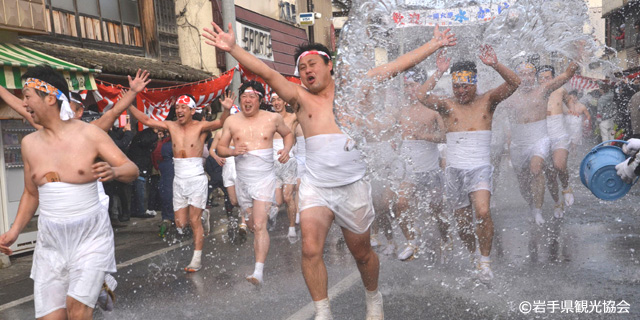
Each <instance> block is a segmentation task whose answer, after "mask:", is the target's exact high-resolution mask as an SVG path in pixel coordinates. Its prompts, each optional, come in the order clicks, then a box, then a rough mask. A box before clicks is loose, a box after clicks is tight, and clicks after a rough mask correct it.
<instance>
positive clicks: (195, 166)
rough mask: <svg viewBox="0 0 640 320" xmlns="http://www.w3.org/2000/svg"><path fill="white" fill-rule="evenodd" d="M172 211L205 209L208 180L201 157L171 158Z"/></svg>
mask: <svg viewBox="0 0 640 320" xmlns="http://www.w3.org/2000/svg"><path fill="white" fill-rule="evenodd" d="M173 166H174V170H175V177H174V178H173V210H174V211H178V210H179V209H182V208H186V207H188V206H190V205H191V206H194V207H196V208H200V209H205V207H206V205H207V194H208V183H209V180H208V179H207V176H206V175H205V174H204V166H203V165H202V158H201V157H193V158H173Z"/></svg>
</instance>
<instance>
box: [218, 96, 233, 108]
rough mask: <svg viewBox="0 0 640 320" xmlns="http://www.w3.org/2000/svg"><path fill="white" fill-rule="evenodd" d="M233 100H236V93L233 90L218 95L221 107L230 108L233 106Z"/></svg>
mask: <svg viewBox="0 0 640 320" xmlns="http://www.w3.org/2000/svg"><path fill="white" fill-rule="evenodd" d="M234 101H236V93H235V92H230V93H229V94H227V93H226V92H225V93H223V94H222V96H221V97H220V105H222V107H223V108H224V109H225V110H231V107H233V102H234Z"/></svg>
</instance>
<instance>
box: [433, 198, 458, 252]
mask: <svg viewBox="0 0 640 320" xmlns="http://www.w3.org/2000/svg"><path fill="white" fill-rule="evenodd" d="M429 209H430V211H431V213H432V214H433V218H434V219H435V220H436V224H437V225H438V231H439V232H440V263H442V264H444V263H446V262H447V261H449V259H450V258H451V254H452V252H453V242H452V241H451V238H450V236H449V227H450V225H451V224H450V223H449V219H448V218H447V217H446V216H445V213H444V204H443V202H442V201H436V200H433V199H431V200H430V201H429Z"/></svg>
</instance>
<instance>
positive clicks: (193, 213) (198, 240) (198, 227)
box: [176, 205, 204, 272]
mask: <svg viewBox="0 0 640 320" xmlns="http://www.w3.org/2000/svg"><path fill="white" fill-rule="evenodd" d="M187 208H188V212H189V224H190V225H191V231H193V245H194V247H195V250H194V251H193V258H191V263H189V265H188V266H187V267H186V268H184V270H185V271H187V272H196V271H198V270H200V268H201V267H202V247H203V246H204V229H203V228H202V221H201V220H200V218H201V217H202V209H201V208H197V207H194V206H191V205H190V206H188V207H187ZM176 219H177V217H176Z"/></svg>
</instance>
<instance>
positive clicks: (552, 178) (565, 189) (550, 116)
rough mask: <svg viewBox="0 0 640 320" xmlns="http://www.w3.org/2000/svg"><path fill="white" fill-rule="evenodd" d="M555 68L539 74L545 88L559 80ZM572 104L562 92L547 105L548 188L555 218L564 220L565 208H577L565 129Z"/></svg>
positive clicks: (560, 90)
mask: <svg viewBox="0 0 640 320" xmlns="http://www.w3.org/2000/svg"><path fill="white" fill-rule="evenodd" d="M555 75H556V73H555V69H554V68H553V66H549V65H544V66H540V68H539V69H538V70H537V78H538V83H539V84H540V85H544V84H546V83H547V82H549V81H551V80H552V79H553V78H554V77H555ZM567 100H568V94H567V90H565V89H564V88H559V89H557V90H555V91H553V92H552V93H551V94H550V95H549V102H548V103H547V133H548V134H549V140H550V142H551V165H549V166H547V168H546V170H545V173H546V178H547V187H548V188H549V193H551V198H553V201H554V202H555V206H554V210H553V215H554V217H556V218H557V219H560V218H562V217H563V215H564V206H565V205H566V206H571V205H573V201H574V198H573V190H572V189H571V187H569V172H568V171H567V159H568V157H569V144H570V140H569V139H570V137H569V134H568V130H567V128H566V126H565V119H566V118H567V115H565V112H564V105H565V103H566V102H567ZM558 179H560V183H561V184H562V194H563V198H564V202H561V201H560V197H559V193H558Z"/></svg>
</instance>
